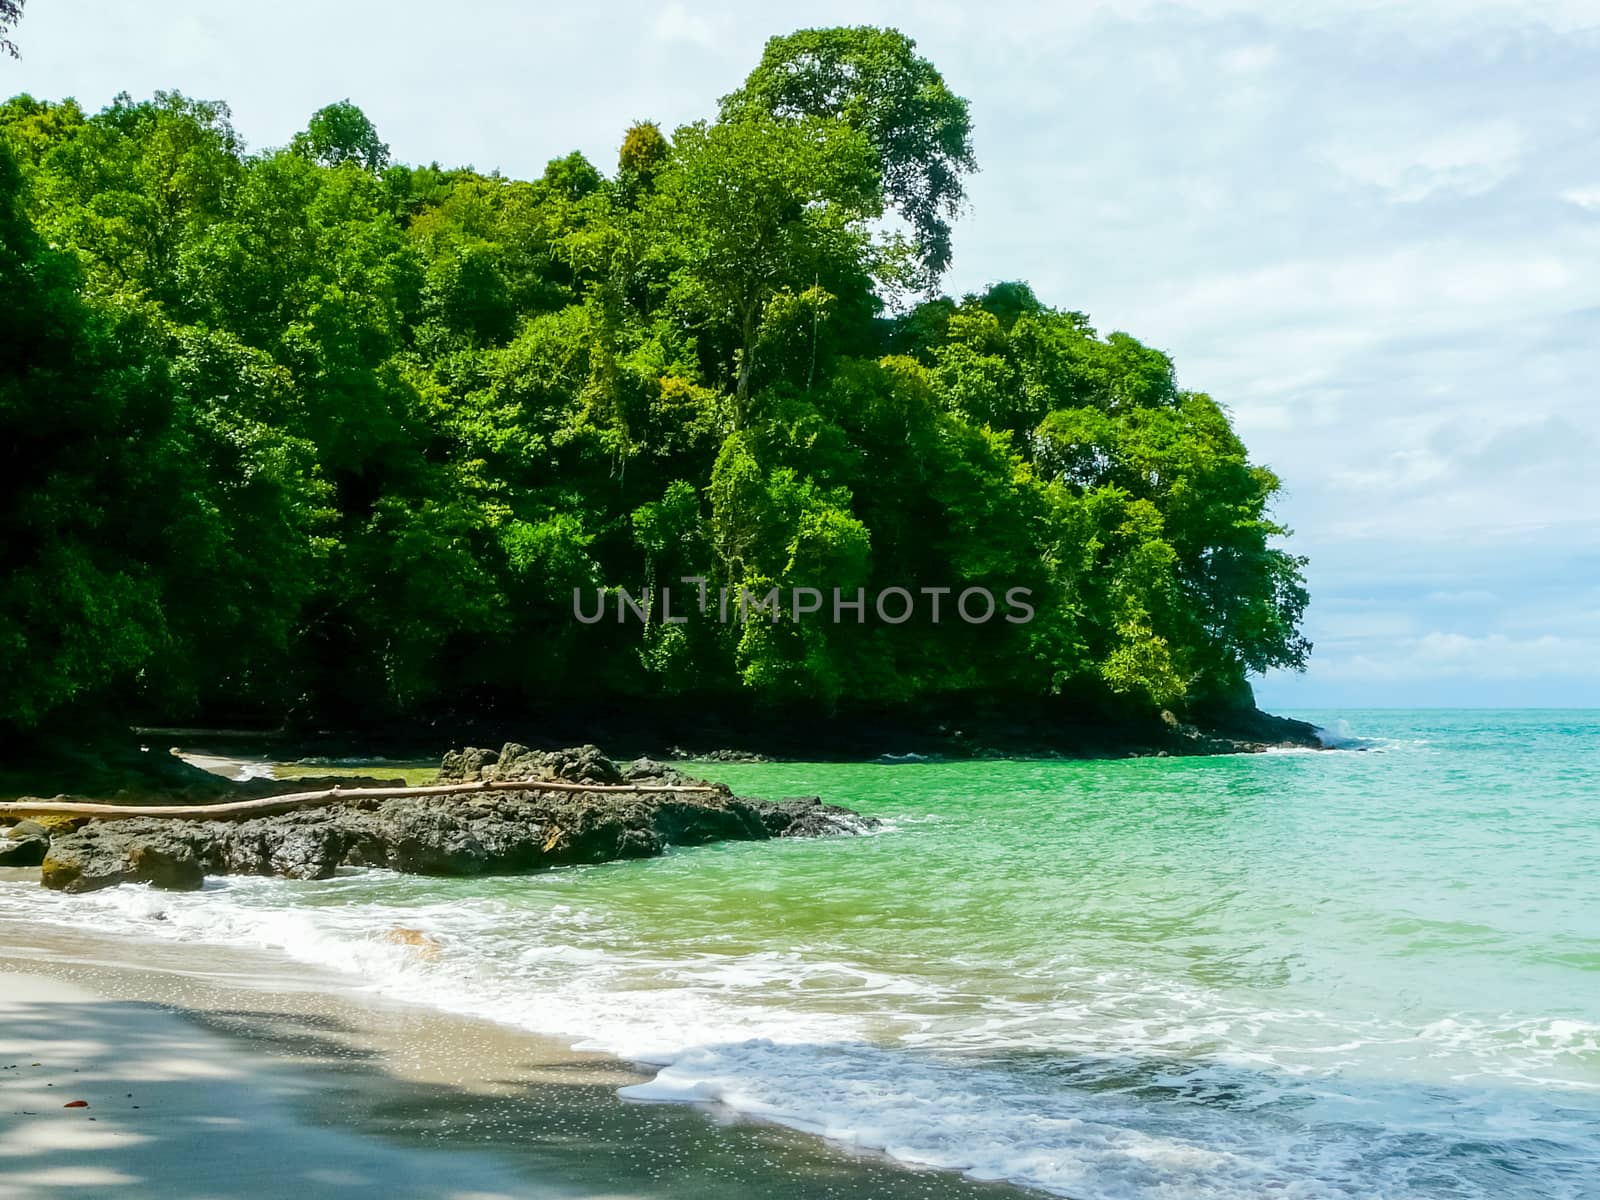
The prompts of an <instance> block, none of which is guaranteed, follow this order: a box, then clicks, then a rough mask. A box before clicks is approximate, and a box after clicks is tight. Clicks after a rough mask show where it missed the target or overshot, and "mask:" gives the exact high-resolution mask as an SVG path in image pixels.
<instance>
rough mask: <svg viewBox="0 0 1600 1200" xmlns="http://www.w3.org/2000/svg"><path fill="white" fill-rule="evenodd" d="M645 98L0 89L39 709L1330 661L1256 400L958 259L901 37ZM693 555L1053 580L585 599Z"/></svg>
mask: <svg viewBox="0 0 1600 1200" xmlns="http://www.w3.org/2000/svg"><path fill="white" fill-rule="evenodd" d="M619 141H620V153H619V155H618V158H617V161H616V162H615V163H610V164H602V165H596V164H593V163H591V162H589V161H588V160H586V159H585V158H584V157H583V156H582V155H580V154H576V153H574V154H571V155H568V156H567V157H565V158H560V159H556V160H555V161H552V162H551V163H550V164H549V165H548V167H547V168H546V169H545V172H544V174H543V176H542V177H540V178H538V179H534V180H528V181H524V180H516V179H510V178H505V177H503V176H501V175H500V174H499V173H490V174H484V173H482V172H479V171H476V170H473V169H472V168H470V167H458V168H445V167H441V166H439V165H438V164H433V165H430V166H405V165H401V164H398V163H395V162H392V161H391V157H390V153H389V148H388V147H387V146H386V145H385V144H384V143H383V142H382V141H381V140H380V135H379V133H378V131H376V130H375V129H374V128H373V126H372V124H371V122H370V121H369V120H368V119H367V118H366V116H365V115H364V114H363V113H362V112H361V111H360V109H359V108H358V107H356V106H355V105H353V104H351V103H350V102H348V101H342V102H339V103H335V104H330V105H329V106H328V107H326V108H324V109H322V110H321V111H319V112H317V113H316V114H314V115H313V116H312V117H311V118H310V120H309V123H308V124H307V126H306V129H305V130H304V131H303V132H302V133H301V134H299V135H297V136H296V137H295V138H294V139H293V141H292V142H291V144H289V145H288V146H284V147H281V148H276V149H267V150H258V151H251V150H248V149H247V147H246V146H245V144H244V143H243V141H242V140H241V139H240V137H239V135H238V134H237V133H236V132H235V131H234V129H233V128H232V126H231V125H230V122H229V112H228V109H227V107H226V105H224V104H222V103H219V102H216V101H208V100H196V99H192V98H189V97H186V96H183V95H179V94H177V93H171V92H158V93H156V94H155V96H154V97H153V98H151V99H148V100H134V99H132V98H130V97H128V96H126V95H124V96H121V97H118V98H117V99H116V100H115V101H114V102H113V103H112V104H111V105H110V106H109V107H108V108H105V109H104V110H103V111H101V112H99V113H94V114H90V113H86V112H85V111H83V109H82V108H81V107H80V106H79V105H78V104H77V103H75V102H74V101H72V100H63V101H60V102H56V101H45V100H38V99H34V98H32V97H29V96H18V97H16V98H14V99H12V100H10V101H8V102H6V103H5V104H4V105H3V106H0V557H3V560H4V564H5V570H4V576H3V578H0V662H3V664H4V668H3V675H0V714H3V716H4V719H5V720H6V721H8V722H10V724H11V725H12V726H13V727H18V726H21V727H26V726H29V725H36V724H39V723H41V722H47V721H49V720H50V719H51V718H52V716H53V715H54V714H60V713H62V712H66V711H75V710H78V709H80V708H82V707H83V706H85V705H99V706H106V705H113V706H115V707H116V708H117V709H118V711H121V712H124V713H128V714H136V715H139V716H141V717H143V718H145V719H147V720H155V719H168V720H176V719H192V718H201V717H213V718H216V717H220V716H222V715H226V716H228V717H230V718H234V719H239V718H245V719H260V720H263V721H278V720H281V719H284V718H285V717H286V716H287V717H314V718H315V719H318V720H348V721H363V720H364V721H372V720H382V719H385V718H389V717H393V716H396V715H401V714H408V713H416V712H419V711H424V710H435V711H445V710H449V711H481V710H483V709H484V708H486V707H487V708H494V707H495V706H501V707H502V708H505V707H507V706H509V707H512V708H518V707H520V709H521V710H524V711H540V710H544V709H548V708H550V707H552V706H557V705H565V704H579V703H591V702H598V701H614V702H617V703H622V704H626V703H634V702H639V703H643V702H647V701H650V700H658V699H659V698H661V697H663V696H673V697H678V698H681V699H683V700H685V701H699V702H703V703H705V704H708V705H709V704H722V705H724V706H729V705H731V706H746V707H749V708H751V709H752V710H759V709H760V708H761V707H762V706H778V707H783V706H791V707H792V706H809V707H812V708H815V709H816V710H818V711H837V710H840V709H841V708H850V707H854V706H862V705H866V706H883V707H893V706H905V705H915V704H920V703H927V702H938V701H940V700H941V699H948V698H951V697H963V696H1005V697H1013V698H1016V697H1037V698H1043V697H1065V698H1068V700H1069V701H1070V702H1071V703H1079V704H1084V705H1094V704H1109V705H1116V704H1121V705H1124V706H1126V705H1133V706H1143V707H1144V708H1146V709H1147V710H1151V711H1153V710H1154V709H1155V708H1158V707H1170V708H1175V709H1178V710H1180V711H1181V710H1182V709H1183V708H1184V707H1185V706H1189V707H1191V708H1192V707H1194V706H1196V705H1199V704H1204V703H1212V702H1215V701H1217V700H1218V699H1220V698H1227V697H1236V696H1238V695H1240V693H1241V684H1242V683H1243V681H1244V680H1245V679H1246V677H1247V676H1248V674H1249V673H1252V672H1260V671H1262V670H1265V669H1267V668H1269V667H1279V666H1288V667H1297V666H1300V665H1301V664H1302V663H1303V661H1304V659H1305V656H1306V654H1307V652H1308V648H1309V647H1308V644H1307V642H1306V641H1305V639H1304V638H1303V637H1302V636H1301V635H1300V633H1299V628H1298V627H1299V622H1300V619H1301V615H1302V611H1303V609H1304V606H1305V604H1306V592H1305V590H1304V587H1303V581H1302V576H1301V568H1302V566H1303V560H1301V559H1298V558H1296V557H1294V556H1292V555H1290V554H1288V553H1286V552H1285V551H1283V550H1282V549H1279V548H1276V546H1275V544H1274V543H1275V541H1276V539H1277V538H1278V537H1279V536H1280V535H1282V534H1283V533H1284V532H1285V531H1284V530H1283V529H1282V528H1280V527H1279V526H1278V525H1276V524H1275V523H1274V522H1273V520H1272V519H1271V516H1270V512H1269V506H1270V502H1271V500H1272V498H1273V495H1274V493H1275V492H1276V491H1277V489H1278V486H1279V484H1278V480H1277V479H1276V477H1275V476H1274V475H1273V474H1272V473H1271V472H1270V471H1268V470H1267V469H1265V468H1263V467H1260V466H1256V465H1253V464H1251V462H1250V461H1249V459H1248V457H1247V455H1246V451H1245V448H1244V446H1243V445H1242V444H1241V443H1240V441H1239V439H1238V437H1237V436H1235V434H1234V432H1233V430H1232V428H1231V427H1230V424H1229V420H1228V417H1227V414H1226V412H1225V410H1224V409H1223V408H1222V407H1221V406H1220V405H1219V404H1218V403H1217V402H1216V401H1214V400H1213V399H1211V397H1209V396H1207V395H1205V394H1203V393H1200V392H1193V391H1185V390H1181V389H1179V388H1178V387H1177V386H1176V383H1175V377H1174V370H1173V364H1172V362H1171V361H1170V360H1169V359H1168V357H1167V356H1166V355H1164V354H1163V353H1161V352H1160V351H1158V350H1155V349H1152V348H1150V347H1147V346H1145V345H1143V344H1141V343H1140V342H1139V341H1138V340H1136V339H1135V338H1133V337H1131V336H1128V335H1127V334H1123V333H1112V334H1110V335H1108V336H1102V335H1101V334H1099V333H1097V332H1096V330H1095V329H1094V328H1093V327H1092V326H1091V325H1090V323H1089V320H1088V318H1087V317H1086V316H1085V315H1084V314H1083V313H1080V312H1075V311H1071V310H1066V309H1057V308H1053V307H1050V306H1049V305H1048V304H1046V303H1044V302H1043V301H1041V300H1040V299H1039V298H1038V297H1036V296H1035V295H1034V293H1033V292H1032V291H1031V290H1030V289H1029V288H1028V286H1027V285H1026V284H1023V283H1017V282H1005V283H998V284H996V285H994V286H992V287H990V288H989V289H988V290H987V291H984V292H983V293H982V294H977V295H967V296H964V297H962V298H960V299H955V298H951V297H947V296H944V295H941V294H940V293H939V281H940V279H941V277H942V275H943V273H944V271H945V269H946V268H947V267H948V265H949V262H950V260H951V255H952V246H951V228H950V222H951V219H952V218H953V217H954V216H955V215H956V214H957V213H958V212H959V211H960V208H961V206H962V204H963V203H964V188H963V181H964V179H965V177H966V175H967V174H968V172H970V171H972V170H974V169H975V166H976V164H975V162H974V158H973V152H972V141H971V123H970V117H969V112H968V105H967V102H966V101H965V100H963V99H962V98H960V97H959V96H956V95H954V94H953V93H952V92H951V91H950V90H949V89H948V87H947V86H946V84H945V82H944V80H943V79H942V78H941V76H940V74H939V72H938V71H937V70H936V69H935V67H934V66H933V65H932V64H930V63H929V62H928V61H927V60H926V59H924V58H922V57H919V56H918V55H917V54H916V51H915V47H914V44H913V43H912V42H911V41H910V40H909V39H908V38H906V37H904V36H903V35H901V34H900V33H898V32H895V31H893V30H880V29H871V28H861V29H830V30H810V31H802V32H799V33H795V34H793V35H790V36H787V37H779V38H774V39H773V40H772V41H771V42H769V43H768V45H767V47H766V51H765V53H764V55H763V57H762V59H761V61H760V63H759V64H758V65H757V66H756V68H755V69H754V71H753V72H752V73H751V74H750V76H749V77H748V79H747V80H746V81H745V83H744V85H743V86H742V87H741V88H740V89H739V90H738V91H736V92H734V93H733V94H731V95H729V96H726V97H724V98H723V99H722V100H721V102H720V106H719V107H718V109H717V113H716V117H715V119H713V120H705V121H701V122H697V123H695V124H691V125H686V126H684V127H682V128H679V129H676V130H673V131H670V133H669V132H667V131H664V130H662V129H660V128H658V127H657V126H656V125H654V124H651V123H648V122H641V123H639V124H636V125H634V126H633V127H632V128H630V129H627V130H625V131H622V130H619ZM1062 204H1063V205H1064V206H1065V207H1066V208H1067V209H1070V205H1071V198H1070V197H1063V198H1062ZM1063 219H1070V212H1069V211H1064V212H1063ZM687 576H695V577H702V578H704V579H706V580H708V581H709V584H710V587H711V588H713V589H718V588H721V587H732V588H735V589H737V588H739V587H741V586H745V587H749V588H751V589H754V590H758V591H759V592H766V591H767V590H768V589H770V588H772V587H774V586H779V587H784V588H792V587H800V586H814V587H817V588H819V589H824V590H826V591H830V592H831V590H832V589H835V588H838V589H842V590H845V591H847V592H852V593H853V592H854V590H855V589H856V588H863V589H865V590H866V592H868V593H869V594H870V593H872V592H875V591H877V590H879V589H883V588H888V587H903V588H907V589H910V590H912V591H916V590H917V589H919V588H922V587H935V588H938V587H953V588H955V589H956V590H958V591H959V590H960V589H962V588H965V587H969V586H983V587H988V588H991V589H992V590H993V591H994V592H995V594H997V595H999V594H1002V593H1004V592H1005V591H1007V590H1008V589H1012V588H1017V587H1022V588H1027V589H1029V590H1030V593H1031V596H1032V601H1031V603H1032V605H1033V607H1034V608H1035V610H1036V612H1035V615H1034V617H1033V619H1032V620H1031V621H1028V622H1026V623H1010V622H1005V621H990V622H986V623H978V624H969V623H968V622H966V621H963V620H956V619H951V618H950V615H949V614H948V613H946V614H945V616H944V619H943V620H940V621H937V622H935V621H934V620H932V619H931V616H930V614H929V613H928V611H927V609H926V608H919V610H918V612H917V614H916V615H915V617H914V618H913V619H912V620H909V621H906V622H904V623H901V624H889V623H886V622H883V621H878V620H872V619H868V620H865V621H860V622H857V621H856V620H854V619H847V620H844V621H841V622H839V623H834V622H832V621H830V620H809V621H797V620H793V619H790V618H789V617H788V615H787V614H785V615H784V617H783V619H780V620H778V621H776V622H773V621H771V620H756V621H748V622H743V623H740V622H728V623H723V622H721V621H712V620H692V621H689V622H686V623H682V624H664V623H661V622H659V621H655V622H650V623H641V622H638V621H632V620H629V621H625V622H618V621H615V620H609V619H608V620H605V621H601V622H599V623H596V624H584V623H583V622H581V621H579V620H576V619H575V618H574V605H573V595H574V589H582V590H583V594H585V595H587V596H589V597H590V598H591V600H592V598H593V597H594V595H595V589H596V588H626V589H628V590H629V591H630V592H631V593H633V594H635V595H637V594H640V593H642V592H644V591H646V590H647V589H649V588H651V587H653V586H659V585H660V584H662V583H671V584H673V585H674V586H675V587H676V586H678V584H677V581H678V580H680V579H681V578H683V577H687ZM685 591H686V592H688V591H692V588H691V587H689V586H687V585H685ZM1119 698H1120V699H1119Z"/></svg>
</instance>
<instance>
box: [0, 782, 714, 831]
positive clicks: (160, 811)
mask: <svg viewBox="0 0 1600 1200" xmlns="http://www.w3.org/2000/svg"><path fill="white" fill-rule="evenodd" d="M720 790H721V789H720V788H716V787H708V786H704V785H685V786H682V787H674V786H672V785H670V784H642V783H574V782H572V781H571V780H566V779H494V780H489V779H481V780H477V781H474V782H472V783H435V784H428V785H425V786H422V787H375V788H340V787H333V788H327V789H325V790H323V791H318V792H290V793H288V794H287V795H283V796H265V797H262V798H261V799H258V800H233V801H229V802H227V803H224V804H94V803H90V802H88V801H83V802H79V801H71V800H18V801H15V802H13V803H10V804H4V803H0V817H22V818H25V817H94V818H96V819H98V820H102V821H115V820H117V819H119V818H126V817H176V818H179V819H181V820H187V821H230V820H244V819H247V818H249V817H265V816H270V815H271V814H273V813H281V812H293V811H295V810H296V809H301V808H318V807H320V806H322V805H325V804H345V803H348V802H350V801H361V800H401V799H408V798H410V797H413V796H450V795H462V794H467V793H471V792H490V791H506V792H674V793H690V792H693V793H699V794H702V795H715V794H717V793H718V792H719V791H720Z"/></svg>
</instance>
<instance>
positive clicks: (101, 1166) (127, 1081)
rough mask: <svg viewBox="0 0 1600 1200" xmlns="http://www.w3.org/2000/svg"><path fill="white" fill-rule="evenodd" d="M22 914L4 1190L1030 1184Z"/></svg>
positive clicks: (267, 966) (5, 1107) (401, 1011)
mask: <svg viewBox="0 0 1600 1200" xmlns="http://www.w3.org/2000/svg"><path fill="white" fill-rule="evenodd" d="M4 926H5V930H4V932H5V935H6V942H5V944H6V952H5V953H4V954H0V1021H3V1026H0V1198H3V1200H23V1198H26V1200H32V1198H35V1197H56V1196H73V1197H95V1196H107V1197H110V1196H116V1197H122V1198H139V1197H151V1198H155V1197H163V1198H176V1200H213V1198H225V1197H246V1198H249V1197H269V1196H270V1197H282V1196H296V1197H304V1198H310V1197H323V1196H327V1197H365V1196H379V1195H382V1196H386V1197H441V1198H449V1200H490V1198H499V1197H533V1196H538V1197H544V1196H550V1197H585V1198H588V1200H623V1198H629V1200H634V1198H638V1200H653V1198H658V1197H659V1198H663V1200H665V1198H682V1200H689V1198H691V1197H695V1198H700V1197H715V1198H721V1197H726V1198H727V1200H733V1198H735V1197H740V1198H743V1197H751V1196H773V1197H795V1198H799V1197H861V1196H869V1197H884V1198H887V1200H911V1198H913V1197H917V1198H924V1200H926V1198H929V1197H972V1198H974V1200H976V1198H980V1197H986V1198H988V1200H999V1198H1001V1197H1008V1196H1020V1195H1023V1194H1024V1193H1022V1192H1020V1191H1018V1190H1016V1189H1013V1188H1009V1187H1005V1186H1001V1185H990V1184H983V1183H975V1182H972V1181H970V1180H967V1179H963V1178H961V1177H959V1176H956V1175H952V1174H949V1173H942V1172H926V1171H915V1170H909V1169H907V1168H905V1167H904V1166H902V1165H899V1164H896V1163H892V1162H890V1161H888V1160H886V1159H884V1158H881V1157H878V1156H875V1155H861V1154H856V1153H851V1152H849V1151H846V1150H842V1149H838V1148H836V1147H833V1146H830V1145H828V1144H825V1143H823V1142H821V1141H819V1140H817V1139H815V1138H812V1137H809V1136H807V1135H805V1134H802V1133H797V1132H794V1131H792V1130H788V1129H784V1128H780V1127H776V1126H772V1125H767V1124H763V1123H758V1122H752V1121H748V1120H742V1119H737V1118H736V1117H734V1116H733V1115H732V1114H730V1113H727V1112H726V1111H717V1110H715V1109H709V1108H706V1107H704V1106H700V1107H696V1106H688V1105H676V1104H641V1103H636V1102H628V1101H625V1100H623V1099H621V1098H620V1097H619V1096H618V1095H617V1090H616V1089H617V1088H618V1087H619V1086H623V1085H626V1084H629V1083H635V1082H639V1081H641V1080H642V1079H644V1078H646V1076H644V1075H642V1074H640V1073H638V1072H637V1071H635V1070H634V1069H632V1068H630V1067H628V1066H627V1065H625V1064H622V1063H619V1062H616V1061H615V1060H612V1059H609V1058H606V1057H604V1056H600V1055H593V1054H583V1053H577V1052H573V1051H570V1050H568V1049H566V1048H565V1047H563V1046H561V1045H560V1044H558V1043H555V1042H551V1041H549V1040H547V1039H542V1038H538V1037H535V1036H532V1035H528V1034H524V1033H522V1032H520V1031H517V1030H513V1029H509V1028H505V1027H501V1026H499V1025H496V1024H494V1023H491V1022H485V1021H474V1020H470V1019H464V1018H457V1017H453V1016H448V1015H444V1014H440V1013H436V1012H433V1011H431V1010H428V1009H425V1008H421V1007H417V1006H411V1005H404V1004H398V1003H391V1002H387V1001H383V1000H378V999H369V998H367V997H364V996H359V995H352V994H350V993H349V992H348V991H347V990H343V991H341V990H340V989H339V988H338V987H337V986H336V981H333V980H331V979H325V978H322V977H320V976H318V974H317V973H316V972H315V971H313V970H308V969H306V968H303V967H300V966H296V965H293V964H286V963H283V962H280V961H278V960H276V959H275V958H273V957H272V956H271V955H267V954H260V955H257V954H252V953H248V952H242V951H237V950H221V949H214V948H207V947H196V946H191V945H172V944H145V945H133V944H130V943H128V942H126V941H124V940H120V939H112V938H107V937H101V936H96V935H92V934H85V933H83V932H80V931H68V930H42V929H38V928H25V927H23V926H21V925H20V924H19V923H16V922H12V921H6V922H4ZM80 1100H81V1101H84V1102H85V1106H83V1107H67V1106H68V1105H72V1104H74V1102H76V1101H80Z"/></svg>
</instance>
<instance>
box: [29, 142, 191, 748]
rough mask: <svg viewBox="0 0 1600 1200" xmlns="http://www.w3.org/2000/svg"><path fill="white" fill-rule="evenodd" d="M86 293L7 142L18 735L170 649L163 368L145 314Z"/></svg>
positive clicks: (174, 502) (174, 504) (175, 499)
mask: <svg viewBox="0 0 1600 1200" xmlns="http://www.w3.org/2000/svg"><path fill="white" fill-rule="evenodd" d="M78 283H79V278H78V273H77V270H76V265H75V263H74V262H73V260H72V258H71V257H70V256H69V255H66V254H62V253H58V252H56V251H53V250H51V249H49V248H48V247H47V246H46V245H45V243H44V241H43V239H42V238H40V237H39V236H38V234H37V233H36V232H35V230H34V229H33V227H32V224H31V222H30V221H29V220H28V218H27V216H26V214H25V213H24V211H23V181H22V174H21V171H20V169H19V168H18V165H17V162H16V159H15V157H14V156H13V155H12V153H11V151H10V149H9V147H8V146H7V145H6V143H5V142H4V141H0V555H3V559H4V570H3V571H0V661H4V662H5V664H6V670H5V672H4V675H3V676H0V715H3V717H4V718H5V719H6V720H7V721H8V722H10V723H12V724H14V725H21V726H23V727H27V726H32V725H36V724H38V723H39V722H40V721H42V720H44V719H45V718H46V717H48V716H49V715H50V714H51V713H52V712H54V711H56V710H58V709H61V708H63V707H64V706H66V705H68V704H71V703H73V702H75V701H78V700H81V699H83V698H84V697H103V696H104V695H105V694H106V693H107V691H108V689H109V688H111V687H112V686H114V685H122V686H124V687H126V686H127V685H128V684H129V682H130V681H131V680H132V678H133V677H134V673H135V672H136V671H137V670H138V669H139V668H140V667H142V666H143V665H144V664H145V663H146V662H148V661H149V660H150V658H151V657H152V656H153V655H154V654H155V653H156V652H157V651H158V650H159V649H160V648H161V647H162V646H163V645H164V644H165V642H166V638H167V630H166V624H165V621H164V619H163V614H162V608H161V580H160V576H159V573H158V571H157V570H156V569H155V568H154V564H153V563H152V562H151V558H152V557H154V556H155V555H156V554H158V553H159V551H158V550H157V544H158V543H159V541H160V538H161V534H160V532H159V531H160V530H162V529H164V528H165V521H166V518H167V517H169V516H170V515H171V514H172V511H173V510H175V509H177V508H179V507H181V506H182V502H181V497H179V496H176V495H173V494H171V493H170V492H168V491H166V489H165V484H166V483H167V481H168V480H169V479H170V476H169V475H168V474H167V472H166V470H165V467H166V465H167V464H168V463H169V462H170V459H169V457H168V456H167V454H166V453H165V445H164V442H165V438H166V434H167V432H168V429H169V418H170V398H169V394H168V389H167V381H166V373H165V365H164V364H163V363H162V362H161V360H160V358H159V356H158V355H157V354H155V353H154V347H153V345H152V342H151V339H150V338H149V336H148V329H147V326H146V323H145V322H144V320H143V319H142V315H141V314H140V313H139V312H138V311H137V310H135V309H128V308H123V309H121V310H120V311H118V310H110V311H97V310H96V309H94V308H93V307H91V306H90V305H88V304H86V303H85V301H84V299H83V297H82V296H81V295H80V294H79V291H78ZM164 509H165V510H166V511H165V513H164V512H163V510H164Z"/></svg>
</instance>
